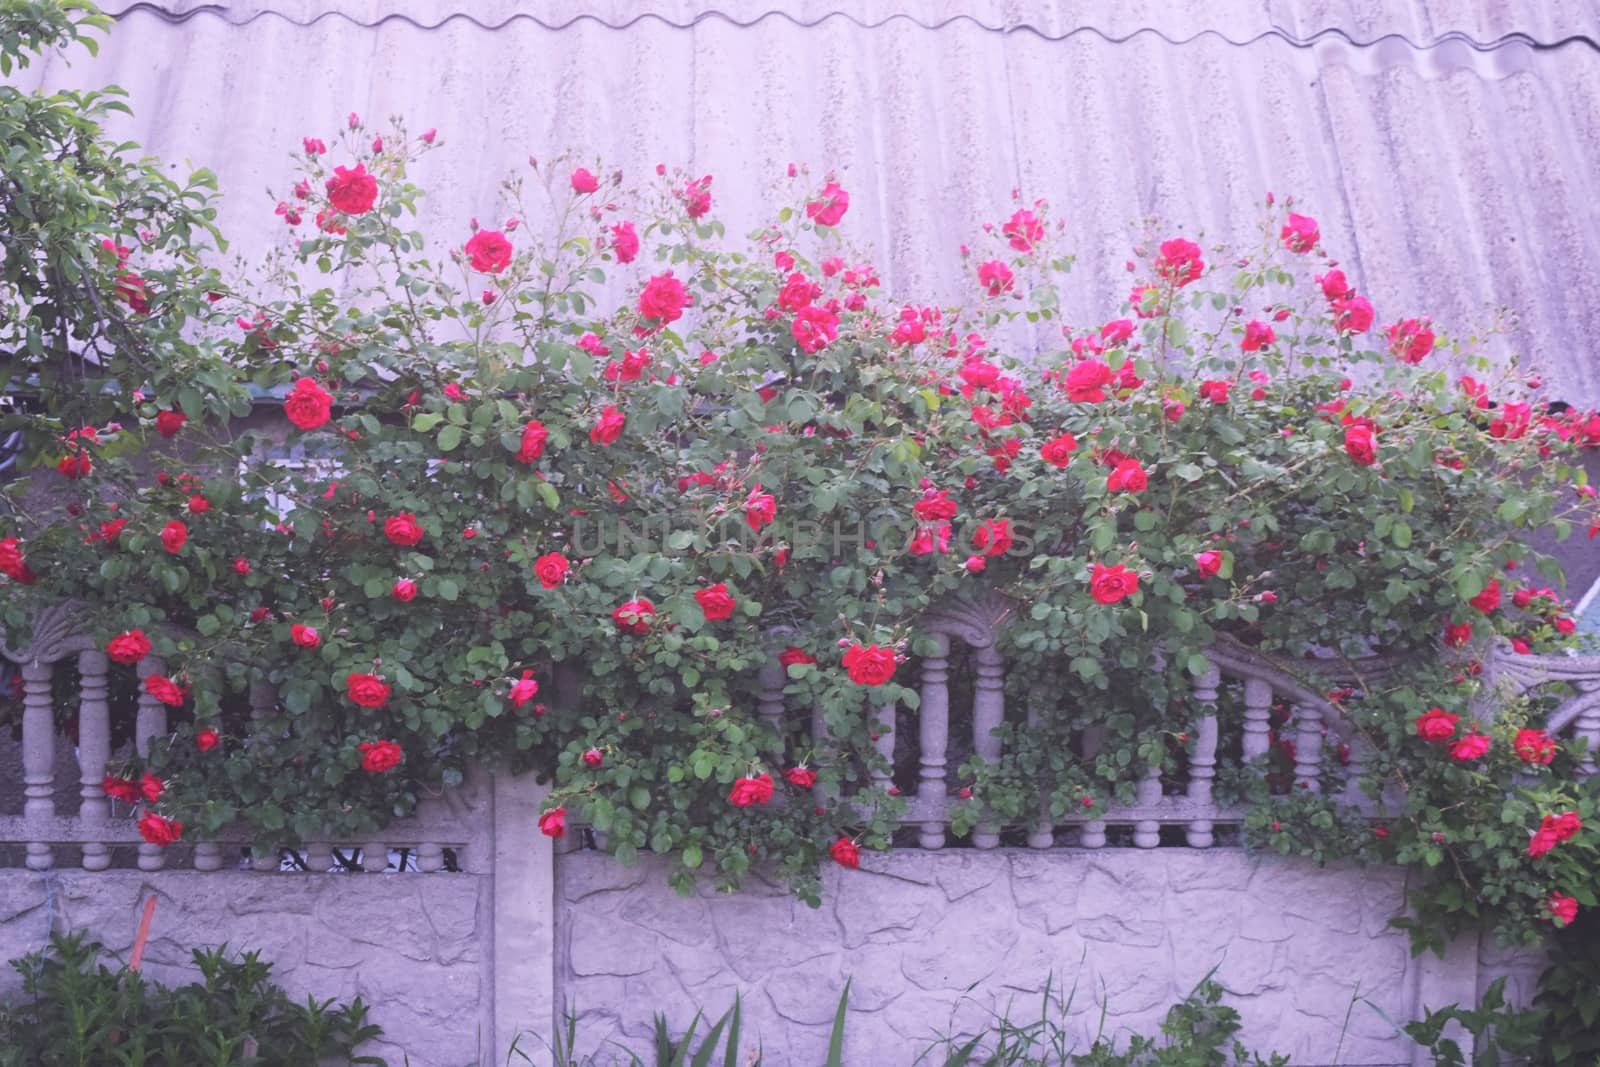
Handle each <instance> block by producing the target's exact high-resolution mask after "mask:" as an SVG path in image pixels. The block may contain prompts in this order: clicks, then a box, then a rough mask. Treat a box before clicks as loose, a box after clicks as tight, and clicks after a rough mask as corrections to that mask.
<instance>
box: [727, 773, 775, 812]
mask: <svg viewBox="0 0 1600 1067" xmlns="http://www.w3.org/2000/svg"><path fill="white" fill-rule="evenodd" d="M771 799H772V775H770V774H767V773H766V772H765V771H763V772H762V773H761V774H758V775H756V776H755V777H754V778H735V779H734V782H733V789H731V790H730V791H729V792H728V800H729V802H730V803H732V804H733V806H734V807H736V808H748V807H750V806H752V805H755V804H765V803H766V802H767V801H769V800H771Z"/></svg>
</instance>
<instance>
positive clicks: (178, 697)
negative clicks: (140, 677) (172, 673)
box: [144, 674, 183, 708]
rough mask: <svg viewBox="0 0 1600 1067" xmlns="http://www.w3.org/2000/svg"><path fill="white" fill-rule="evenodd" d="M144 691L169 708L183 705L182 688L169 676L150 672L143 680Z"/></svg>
mask: <svg viewBox="0 0 1600 1067" xmlns="http://www.w3.org/2000/svg"><path fill="white" fill-rule="evenodd" d="M144 691H145V692H146V693H149V694H150V695H151V696H153V697H155V698H156V699H157V700H159V701H161V703H163V704H165V705H167V706H168V707H171V708H177V707H182V706H183V690H182V689H180V688H178V686H177V684H176V683H175V682H173V680H172V679H171V678H168V677H166V676H164V675H160V674H152V675H151V676H150V677H148V678H146V679H145V680H144Z"/></svg>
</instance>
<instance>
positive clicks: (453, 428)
mask: <svg viewBox="0 0 1600 1067" xmlns="http://www.w3.org/2000/svg"><path fill="white" fill-rule="evenodd" d="M460 443H461V427H459V426H457V425H455V424H454V423H450V424H449V425H447V426H445V427H444V429H442V430H440V431H439V451H441V452H449V451H451V450H452V449H454V448H455V447H456V446H457V445H459V444H460Z"/></svg>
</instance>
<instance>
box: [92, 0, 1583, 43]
mask: <svg viewBox="0 0 1600 1067" xmlns="http://www.w3.org/2000/svg"><path fill="white" fill-rule="evenodd" d="M494 6H495V5H493V4H487V5H480V10H481V9H483V8H488V7H494ZM500 6H502V7H504V6H508V5H506V4H501V5H500ZM596 6H597V7H598V6H599V5H596ZM801 6H803V5H801ZM872 6H873V5H871V4H870V2H863V3H861V4H859V5H858V9H860V8H870V7H872ZM975 6H982V5H975ZM988 6H989V7H990V8H991V11H990V12H989V13H987V15H985V14H971V13H968V12H958V13H954V14H947V15H942V16H939V17H927V16H924V15H919V14H914V13H912V12H909V11H896V10H885V11H880V12H878V13H876V14H872V13H861V12H860V11H859V10H844V9H841V8H820V7H819V8H817V9H816V10H815V11H814V12H813V13H809V14H806V13H802V14H795V13H794V12H792V11H790V10H783V9H779V8H775V7H765V8H763V7H759V6H756V5H742V6H739V5H730V6H727V7H710V6H704V5H700V4H696V3H692V2H679V3H676V4H662V5H660V8H656V9H651V8H645V9H641V7H642V5H634V6H633V7H632V9H631V11H630V12H628V13H608V12H605V11H601V10H577V11H574V10H573V9H572V7H571V6H568V7H567V9H566V10H565V11H564V12H562V13H559V14H552V15H549V16H546V15H542V14H539V13H536V12H530V11H526V10H510V11H507V12H504V13H503V14H499V15H491V16H489V17H483V16H481V15H480V14H478V13H474V12H471V11H464V10H456V11H444V12H443V13H441V12H440V11H439V9H438V8H437V7H436V6H434V5H432V4H428V3H419V2H416V0H412V2H410V3H408V2H407V0H388V2H384V0H375V2H370V3H366V4H352V5H350V7H351V9H346V8H336V7H329V6H325V5H320V4H317V5H313V4H312V3H310V2H306V3H301V4H298V5H296V4H292V3H287V4H284V5H281V6H253V5H244V4H233V3H226V4H225V3H195V4H189V3H183V2H181V0H180V2H176V3H157V2H153V0H134V2H133V3H128V4H124V5H121V6H118V5H116V4H106V5H104V10H105V12H106V13H107V14H109V15H111V16H113V17H115V18H119V19H120V18H126V17H127V16H129V15H133V14H137V13H146V14H150V15H154V16H155V17H157V18H160V19H162V20H165V21H168V22H173V23H182V22H188V21H190V20H192V19H196V18H200V17H211V18H217V19H221V20H222V21H224V22H227V23H229V24H231V25H235V26H244V25H248V24H250V23H253V22H256V21H258V20H261V19H267V18H276V19H281V20H283V21H285V22H288V23H290V24H292V25H296V26H304V27H309V26H314V25H316V24H317V23H319V22H322V21H324V20H330V19H337V20H343V21H346V22H350V23H353V24H355V25H357V26H363V27H366V28H369V29H376V28H378V27H380V26H384V25H387V24H390V23H399V24H405V25H410V26H412V27H414V28H417V29H421V30H436V29H439V28H441V27H444V26H446V25H448V24H450V23H454V22H465V23H469V24H471V25H475V26H477V27H478V28H480V29H483V30H490V31H493V30H498V29H502V28H504V27H506V26H508V25H510V24H512V23H514V22H530V23H534V24H536V25H538V26H541V27H543V28H544V29H547V30H550V31H553V32H559V31H561V30H565V29H568V28H570V27H572V26H575V25H578V24H583V23H595V24H599V25H601V26H604V27H607V28H610V29H614V30H626V29H630V28H632V27H634V26H637V25H640V24H642V23H658V24H661V25H663V26H666V27H669V28H673V29H682V30H687V29H693V28H694V27H696V26H698V25H700V24H702V23H706V22H712V21H717V22H722V23H725V24H728V25H732V26H737V27H750V26H754V25H757V24H759V23H763V22H768V21H782V22H787V23H789V24H791V25H793V26H796V27H799V28H805V29H809V28H815V27H818V26H821V25H823V24H824V23H827V22H830V21H843V22H848V23H851V24H853V25H855V26H856V27H857V28H859V29H863V30H875V29H882V28H884V27H887V26H891V25H895V24H904V25H910V26H914V27H919V28H921V29H924V30H930V31H935V30H941V29H945V28H947V27H952V26H958V25H965V26H969V27H971V28H974V29H978V30H981V31H984V32H988V33H996V34H1028V35H1032V36H1036V37H1039V38H1041V39H1043V40H1047V41H1063V40H1067V39H1069V38H1073V37H1079V36H1093V37H1099V38H1101V39H1103V40H1105V41H1107V42H1109V43H1112V44H1121V43H1124V42H1126V41H1129V40H1132V39H1134V38H1136V37H1140V36H1146V35H1149V36H1155V37H1159V38H1161V39H1162V40H1164V41H1166V42H1167V43H1168V44H1174V45H1183V44H1189V43H1192V42H1194V41H1196V40H1201V39H1216V40H1221V41H1223V42H1225V43H1227V44H1230V45H1234V46H1236V47H1245V46H1248V45H1252V44H1256V43H1259V42H1261V41H1265V40H1277V41H1280V42H1282V43H1285V44H1288V45H1290V46H1292V47H1295V48H1315V47H1316V46H1317V45H1319V44H1320V43H1323V42H1325V41H1330V40H1331V41H1335V42H1338V43H1342V44H1346V45H1351V46H1354V47H1357V48H1374V47H1379V46H1382V45H1385V44H1402V45H1405V46H1407V47H1409V48H1412V49H1415V50H1418V51H1425V50H1429V49H1434V48H1440V47H1444V46H1447V45H1465V46H1466V47H1468V48H1471V49H1473V50H1474V51H1478V52H1492V51H1495V50H1497V49H1501V48H1506V47H1526V48H1532V49H1535V50H1539V51H1548V50H1554V49H1560V48H1567V47H1580V48H1588V49H1590V50H1592V51H1600V41H1597V40H1596V37H1595V36H1593V35H1591V33H1590V32H1587V31H1588V30H1589V29H1591V27H1585V28H1584V30H1582V31H1580V30H1577V29H1571V30H1569V31H1567V32H1561V31H1556V32H1554V33H1551V32H1550V31H1549V30H1546V31H1544V32H1542V33H1541V32H1539V31H1534V30H1523V29H1516V30H1510V31H1507V32H1502V33H1499V34H1497V35H1494V36H1492V37H1491V36H1483V37H1480V36H1476V35H1475V32H1474V30H1467V29H1445V30H1437V31H1429V30H1422V31H1420V32H1418V34H1417V36H1415V37H1414V36H1413V34H1412V33H1408V32H1403V31H1400V30H1397V29H1393V28H1390V29H1386V30H1381V31H1380V30H1369V31H1367V32H1365V33H1363V32H1362V31H1361V30H1359V29H1358V30H1354V31H1352V30H1349V29H1346V28H1344V27H1343V26H1322V27H1321V28H1318V29H1315V30H1311V31H1309V32H1296V31H1294V30H1292V29H1290V28H1288V27H1285V26H1282V25H1278V24H1277V23H1275V22H1269V23H1265V24H1263V23H1261V22H1260V21H1259V20H1248V21H1256V22H1257V24H1258V26H1260V28H1257V29H1254V30H1253V32H1252V31H1250V30H1246V31H1244V32H1238V31H1233V30H1224V29H1219V28H1217V27H1216V26H1209V25H1208V26H1203V27H1200V28H1196V27H1195V26H1194V25H1193V20H1192V19H1190V20H1184V19H1179V20H1177V21H1178V22H1179V23H1185V22H1187V23H1189V25H1187V26H1185V29H1186V30H1187V32H1183V31H1174V30H1169V29H1167V28H1165V27H1163V26H1157V25H1147V24H1137V25H1124V26H1117V25H1115V20H1110V22H1109V24H1108V25H1100V24H1095V25H1088V24H1074V25H1070V26H1068V25H1064V24H1063V19H1060V18H1057V19H1049V18H1043V17H1040V18H1028V17H1022V16H1018V15H1015V14H1012V13H1004V12H1002V11H998V10H994V9H995V8H996V6H997V5H995V4H990V5H988ZM357 7H364V8H365V10H364V11H357V10H353V9H354V8H357ZM385 8H389V9H390V10H384V9H385ZM412 9H421V10H425V11H427V12H428V14H418V13H414V11H413V10H412ZM1219 21H1224V22H1226V21H1232V22H1234V23H1235V24H1236V25H1237V24H1239V23H1241V22H1244V21H1247V20H1242V19H1232V20H1230V19H1227V18H1226V17H1224V18H1223V19H1221V20H1219ZM1592 29H1600V26H1597V27H1592Z"/></svg>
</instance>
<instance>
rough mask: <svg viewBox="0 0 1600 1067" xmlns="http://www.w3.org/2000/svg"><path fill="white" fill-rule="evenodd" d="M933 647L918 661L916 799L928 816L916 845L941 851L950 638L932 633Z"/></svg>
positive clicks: (945, 800)
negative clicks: (920, 695) (918, 756)
mask: <svg viewBox="0 0 1600 1067" xmlns="http://www.w3.org/2000/svg"><path fill="white" fill-rule="evenodd" d="M928 643H929V644H930V645H931V646H933V649H934V651H932V652H930V653H929V654H928V655H927V656H925V657H923V660H922V700H921V706H920V707H919V708H918V709H917V719H918V724H919V725H918V741H919V742H920V746H921V748H922V756H921V769H920V771H919V772H918V777H917V800H918V802H919V804H920V805H921V807H922V809H923V813H924V814H925V815H927V816H928V818H927V820H926V821H925V822H923V823H922V832H921V834H920V835H919V837H918V843H919V844H921V845H922V847H923V848H943V847H944V837H945V826H946V825H947V823H948V817H947V814H946V810H945V809H946V807H947V805H948V803H949V794H948V792H947V791H946V788H945V753H946V751H947V750H948V748H949V744H950V687H949V685H948V684H947V683H948V682H949V681H950V670H949V668H950V658H949V657H950V638H949V637H947V636H946V635H944V634H932V635H930V636H929V638H928Z"/></svg>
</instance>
